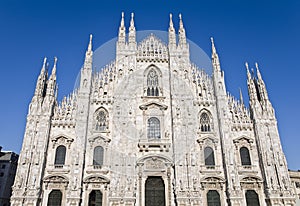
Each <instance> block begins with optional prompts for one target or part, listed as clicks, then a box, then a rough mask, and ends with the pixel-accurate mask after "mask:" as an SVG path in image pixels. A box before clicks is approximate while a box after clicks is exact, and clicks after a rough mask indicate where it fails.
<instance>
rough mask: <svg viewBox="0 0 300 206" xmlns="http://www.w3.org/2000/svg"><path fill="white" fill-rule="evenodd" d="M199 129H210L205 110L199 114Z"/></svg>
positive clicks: (205, 130)
mask: <svg viewBox="0 0 300 206" xmlns="http://www.w3.org/2000/svg"><path fill="white" fill-rule="evenodd" d="M200 129H201V132H210V131H211V124H210V118H209V116H208V114H207V113H206V112H203V113H202V114H201V116H200Z"/></svg>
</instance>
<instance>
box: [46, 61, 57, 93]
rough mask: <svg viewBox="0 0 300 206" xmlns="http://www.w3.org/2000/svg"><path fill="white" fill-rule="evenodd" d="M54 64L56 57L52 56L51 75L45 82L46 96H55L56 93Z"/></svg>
mask: <svg viewBox="0 0 300 206" xmlns="http://www.w3.org/2000/svg"><path fill="white" fill-rule="evenodd" d="M56 64H57V58H56V57H54V65H53V68H52V72H51V75H50V77H49V79H48V83H47V92H46V96H53V97H54V96H55V93H56Z"/></svg>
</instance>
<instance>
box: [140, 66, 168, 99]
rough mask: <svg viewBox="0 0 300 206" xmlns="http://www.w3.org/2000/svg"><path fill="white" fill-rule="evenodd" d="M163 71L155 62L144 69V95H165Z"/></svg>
mask: <svg viewBox="0 0 300 206" xmlns="http://www.w3.org/2000/svg"><path fill="white" fill-rule="evenodd" d="M162 88H163V85H162V72H161V70H160V69H159V68H158V67H157V66H155V65H154V64H151V65H149V66H148V67H147V68H146V69H145V71H144V95H145V96H149V97H159V96H163V90H162Z"/></svg>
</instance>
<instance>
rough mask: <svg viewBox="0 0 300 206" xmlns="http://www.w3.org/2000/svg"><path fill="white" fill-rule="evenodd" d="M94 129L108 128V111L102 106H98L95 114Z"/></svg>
mask: <svg viewBox="0 0 300 206" xmlns="http://www.w3.org/2000/svg"><path fill="white" fill-rule="evenodd" d="M95 121H96V123H95V130H96V131H106V130H107V129H108V112H107V111H106V110H105V109H104V108H100V109H98V110H97V111H96V114H95Z"/></svg>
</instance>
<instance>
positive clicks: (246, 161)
mask: <svg viewBox="0 0 300 206" xmlns="http://www.w3.org/2000/svg"><path fill="white" fill-rule="evenodd" d="M240 156H241V163H242V165H251V159H250V153H249V150H248V148H247V147H241V148H240Z"/></svg>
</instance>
